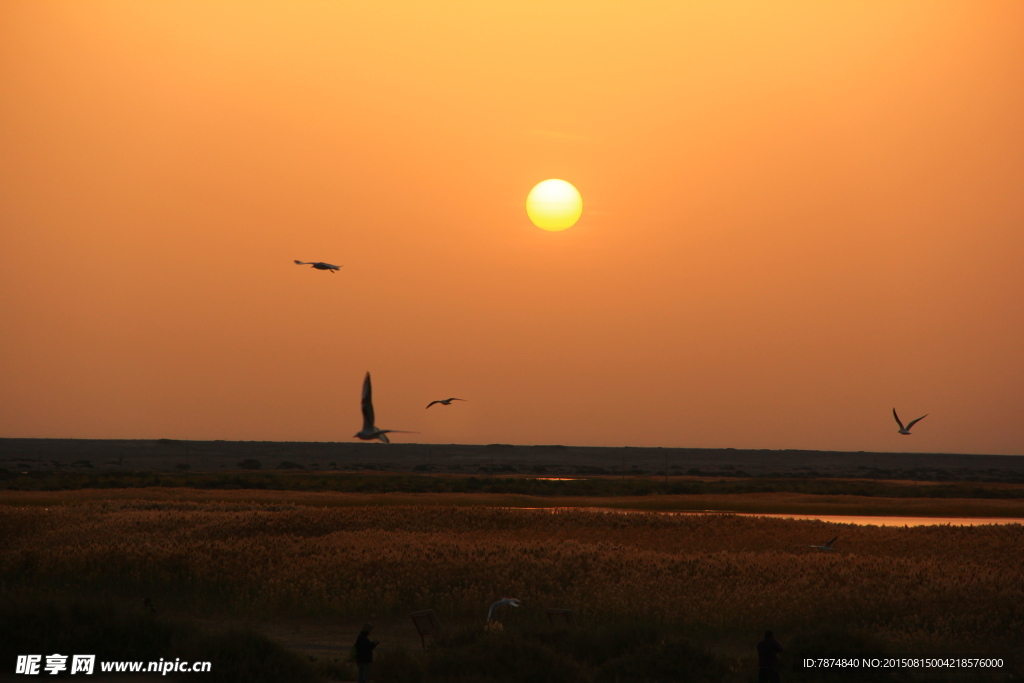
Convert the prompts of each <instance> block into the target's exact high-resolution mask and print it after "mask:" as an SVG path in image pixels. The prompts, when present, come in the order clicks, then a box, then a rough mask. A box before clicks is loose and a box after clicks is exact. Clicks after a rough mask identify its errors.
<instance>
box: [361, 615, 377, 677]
mask: <svg viewBox="0 0 1024 683" xmlns="http://www.w3.org/2000/svg"><path fill="white" fill-rule="evenodd" d="M372 630H373V624H363V630H361V631H360V632H359V636H358V637H357V638H356V645H355V648H356V667H358V668H359V683H366V676H367V675H368V674H369V672H370V665H371V664H373V648H375V647H377V645H379V644H380V641H379V640H370V631H372Z"/></svg>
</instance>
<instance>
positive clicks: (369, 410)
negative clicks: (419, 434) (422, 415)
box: [355, 372, 415, 443]
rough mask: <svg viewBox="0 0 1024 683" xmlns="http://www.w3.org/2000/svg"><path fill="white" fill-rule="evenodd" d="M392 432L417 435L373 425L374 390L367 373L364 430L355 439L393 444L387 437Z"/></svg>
mask: <svg viewBox="0 0 1024 683" xmlns="http://www.w3.org/2000/svg"><path fill="white" fill-rule="evenodd" d="M391 432H401V433H403V434H414V433H415V432H407V431H405V430H403V429H377V427H376V425H374V424H373V388H372V387H371V386H370V373H369V372H367V373H366V379H364V380H363V429H362V431H359V432H356V434H355V438H357V439H362V440H363V441H373V440H374V439H380V440H381V441H383V442H384V443H391V442H390V441H388V437H387V435H388V434H390V433H391Z"/></svg>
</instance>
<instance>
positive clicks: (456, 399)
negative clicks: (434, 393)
mask: <svg viewBox="0 0 1024 683" xmlns="http://www.w3.org/2000/svg"><path fill="white" fill-rule="evenodd" d="M465 400H466V399H464V398H446V399H444V400H442V401H431V402H430V403H428V404H427V407H428V408H429V407H430V406H432V405H434V404H435V403H440V404H441V405H443V406H450V405H451V404H452V401H465Z"/></svg>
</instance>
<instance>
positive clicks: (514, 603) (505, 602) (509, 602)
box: [487, 598, 523, 623]
mask: <svg viewBox="0 0 1024 683" xmlns="http://www.w3.org/2000/svg"><path fill="white" fill-rule="evenodd" d="M522 604H523V603H521V602H519V601H518V600H516V599H515V598H502V599H501V600H498V601H497V602H496V603H494V604H493V605H491V608H490V609H489V610H487V623H491V619H493V618H494V611H495V610H496V609H498V608H499V607H504V606H505V605H508V606H509V607H519V606H520V605H522Z"/></svg>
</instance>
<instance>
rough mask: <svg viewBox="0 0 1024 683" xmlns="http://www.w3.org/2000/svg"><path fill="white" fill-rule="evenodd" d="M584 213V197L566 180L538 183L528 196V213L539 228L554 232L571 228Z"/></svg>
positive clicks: (553, 179) (555, 179) (554, 179)
mask: <svg viewBox="0 0 1024 683" xmlns="http://www.w3.org/2000/svg"><path fill="white" fill-rule="evenodd" d="M582 213H583V198H582V197H580V193H579V191H578V190H577V189H576V188H575V187H573V186H572V184H571V183H567V182H565V181H564V180H558V179H557V178H551V179H550V180H545V181H544V182H541V183H537V184H536V185H535V186H534V188H533V189H532V190H530V194H529V195H527V197H526V215H528V216H529V217H530V220H531V221H533V224H534V225H536V226H537V227H538V228H543V229H545V230H551V231H554V232H557V231H559V230H565V229H566V228H571V227H572V226H573V225H575V224H576V221H578V220H579V219H580V214H582Z"/></svg>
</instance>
